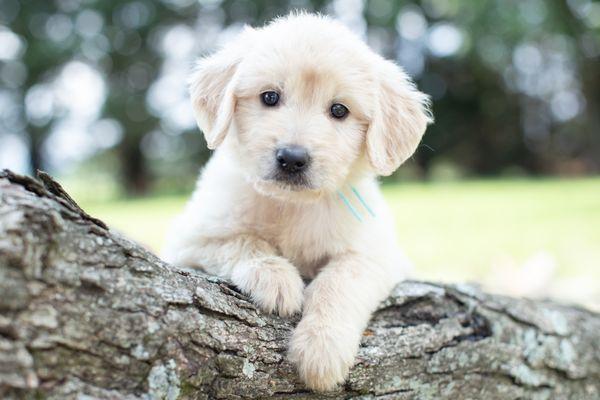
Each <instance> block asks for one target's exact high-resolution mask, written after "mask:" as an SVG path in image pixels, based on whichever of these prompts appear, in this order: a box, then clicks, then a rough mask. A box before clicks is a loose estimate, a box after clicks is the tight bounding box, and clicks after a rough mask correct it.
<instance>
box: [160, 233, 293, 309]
mask: <svg viewBox="0 0 600 400" xmlns="http://www.w3.org/2000/svg"><path fill="white" fill-rule="evenodd" d="M169 252H170V253H172V254H173V253H176V254H177V256H176V257H170V258H171V260H170V261H172V262H173V263H175V264H179V265H185V266H189V267H198V268H202V269H204V270H206V271H207V272H209V273H212V274H215V275H219V276H221V277H224V278H228V279H231V281H232V282H233V284H234V285H236V286H237V287H238V288H240V289H241V290H242V291H243V292H245V293H247V294H248V295H250V296H251V297H252V299H253V300H254V302H255V303H256V304H257V305H258V306H259V307H260V308H261V309H262V310H264V311H266V312H277V313H279V315H282V316H285V315H291V314H294V313H296V312H299V311H300V310H301V308H302V300H303V291H304V282H303V281H302V278H301V277H300V274H299V273H298V270H297V269H296V267H294V266H293V265H292V264H291V263H290V262H289V261H288V260H286V259H285V258H283V257H279V256H277V255H276V251H275V249H274V248H273V246H271V245H270V244H269V243H267V242H266V241H264V240H262V239H259V238H257V237H254V236H252V235H237V236H233V237H229V238H218V239H217V238H202V239H196V241H194V242H193V243H187V244H186V245H183V246H182V245H180V246H179V249H177V250H176V249H171V250H170V251H169Z"/></svg>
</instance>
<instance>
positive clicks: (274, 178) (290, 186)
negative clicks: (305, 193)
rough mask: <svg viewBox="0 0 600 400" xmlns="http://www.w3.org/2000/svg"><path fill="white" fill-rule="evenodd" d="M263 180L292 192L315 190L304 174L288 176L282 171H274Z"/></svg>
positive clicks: (288, 174)
mask: <svg viewBox="0 0 600 400" xmlns="http://www.w3.org/2000/svg"><path fill="white" fill-rule="evenodd" d="M265 180H266V181H269V182H272V183H273V184H275V185H277V186H279V187H281V188H282V189H287V190H290V191H293V192H298V191H302V190H314V189H315V187H314V185H313V184H312V183H311V181H310V179H309V178H308V177H307V176H306V174H305V173H292V174H290V173H286V172H282V171H274V172H272V173H271V174H269V175H268V176H267V177H266V178H265Z"/></svg>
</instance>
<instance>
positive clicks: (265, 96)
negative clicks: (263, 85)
mask: <svg viewBox="0 0 600 400" xmlns="http://www.w3.org/2000/svg"><path fill="white" fill-rule="evenodd" d="M260 99H261V100H262V102H263V104H264V105H265V106H269V107H273V106H275V105H277V103H278V102H279V93H277V92H274V91H272V90H269V91H267V92H263V93H261V94H260Z"/></svg>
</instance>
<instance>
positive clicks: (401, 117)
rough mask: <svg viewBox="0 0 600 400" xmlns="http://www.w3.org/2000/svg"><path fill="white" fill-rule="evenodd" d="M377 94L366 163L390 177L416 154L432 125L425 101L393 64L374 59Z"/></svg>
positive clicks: (400, 70) (380, 173)
mask: <svg viewBox="0 0 600 400" xmlns="http://www.w3.org/2000/svg"><path fill="white" fill-rule="evenodd" d="M377 74H378V76H379V90H378V93H377V97H378V98H377V101H376V102H375V111H374V113H373V118H372V120H371V123H370V125H369V129H368V131H367V136H366V148H367V155H368V157H369V162H370V163H371V166H372V167H373V169H374V170H375V172H376V173H377V174H378V175H383V176H388V175H391V174H392V173H393V172H394V171H395V170H396V169H397V168H398V167H399V166H400V164H402V163H403V162H404V161H405V160H406V159H408V158H409V157H410V156H411V155H412V154H413V153H414V151H415V150H416V148H417V146H418V144H419V142H420V141H421V137H422V136H423V133H425V129H426V128H427V124H428V123H429V122H432V118H431V114H430V112H429V109H428V106H429V98H428V96H427V95H425V94H423V93H421V92H419V91H418V90H417V89H416V87H415V85H414V83H413V82H412V81H411V80H410V78H409V77H408V76H407V75H406V74H405V73H404V71H402V69H400V68H399V67H398V66H397V65H396V64H394V63H392V62H390V61H387V60H384V59H382V58H380V59H378V62H377Z"/></svg>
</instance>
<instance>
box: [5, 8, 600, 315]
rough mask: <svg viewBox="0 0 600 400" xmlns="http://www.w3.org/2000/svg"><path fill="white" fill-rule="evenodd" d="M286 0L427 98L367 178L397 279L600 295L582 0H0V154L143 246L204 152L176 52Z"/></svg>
mask: <svg viewBox="0 0 600 400" xmlns="http://www.w3.org/2000/svg"><path fill="white" fill-rule="evenodd" d="M293 9H304V10H311V11H319V12H321V13H324V14H329V15H332V16H335V17H336V18H338V19H340V20H341V21H343V22H344V23H345V24H347V25H348V26H349V27H350V28H351V29H352V30H354V31H356V32H357V33H358V34H360V35H361V36H362V37H364V38H365V40H366V41H367V42H368V43H369V44H370V45H371V46H372V47H373V48H374V49H375V50H376V51H378V52H379V53H381V54H383V55H384V56H386V57H388V58H390V59H394V60H396V61H397V62H398V63H399V64H400V65H402V66H403V67H404V68H405V69H406V71H407V72H408V73H409V74H410V75H411V76H412V77H413V78H414V79H415V80H416V82H417V84H418V86H419V88H420V89H421V90H422V91H424V92H426V93H428V94H429V95H430V96H431V97H432V99H433V104H434V106H433V112H434V114H435V118H436V123H435V125H433V126H431V127H430V128H429V129H428V131H427V133H426V135H425V138H424V141H423V143H422V145H421V147H420V148H419V149H418V151H417V153H416V155H415V156H414V157H413V158H412V159H411V160H409V161H408V162H407V163H406V164H405V165H404V166H403V167H402V168H401V169H400V170H399V171H398V172H397V173H396V174H395V175H394V176H392V177H391V178H389V179H386V180H385V181H384V193H385V195H386V197H387V198H388V201H389V203H390V204H391V206H392V208H393V210H394V213H395V217H396V223H397V227H398V234H399V237H400V240H401V244H402V246H403V247H404V248H405V250H406V252H407V253H408V254H409V256H410V257H411V258H412V259H413V260H414V263H415V271H414V276H415V277H418V278H425V279H435V280H441V281H450V282H458V281H462V282H464V281H470V282H478V283H479V284H481V285H483V286H484V287H485V288H486V289H488V290H492V291H495V292H501V293H507V294H511V295H524V296H532V297H547V296H551V297H554V298H558V299H561V300H565V301H571V302H577V303H580V304H584V305H586V306H588V307H592V308H595V309H600V177H599V175H598V173H599V172H600V107H599V105H600V63H599V61H600V2H598V1H590V0H556V1H542V0H527V1H519V0H488V1H480V2H474V1H469V0H422V1H393V0H368V1H362V0H334V1H317V0H315V1H309V0H289V1H266V0H259V1H246V0H223V1H220V0H200V1H198V0H152V1H150V0H132V1H123V0H118V1H117V0H46V1H19V0H2V1H1V2H0V168H11V169H13V170H15V171H17V172H21V173H30V172H32V171H34V170H36V169H44V170H47V171H49V172H50V173H52V174H54V175H55V176H57V177H58V178H59V179H60V180H61V181H62V182H63V183H64V184H65V186H66V187H67V189H68V190H69V191H70V192H71V193H72V194H73V196H74V197H75V198H76V199H77V200H78V201H79V202H80V203H81V205H82V206H83V207H84V208H85V209H86V210H87V211H89V212H90V213H91V214H93V215H95V216H97V217H100V218H101V219H104V220H105V221H106V222H108V223H109V224H111V225H112V226H113V227H115V228H116V229H118V230H121V231H123V232H124V233H125V234H127V235H129V236H130V237H132V238H134V239H136V240H137V241H139V242H141V243H143V244H145V245H146V246H148V247H150V248H151V249H153V250H156V251H158V250H159V249H160V246H161V244H162V240H163V234H164V232H165V230H166V228H167V226H168V222H169V220H170V219H171V218H172V217H173V215H174V214H175V213H177V212H178V211H179V210H181V208H182V207H183V205H184V203H185V201H186V198H187V196H189V194H190V193H191V190H192V188H193V183H194V180H195V178H196V176H197V173H198V170H199V169H200V168H201V166H202V165H203V163H205V162H206V160H207V159H208V157H209V156H210V153H209V151H208V150H207V149H206V146H205V143H204V139H203V137H202V135H201V134H200V132H199V131H198V129H197V128H196V125H195V121H194V118H193V115H192V111H191V107H190V104H189V99H188V96H187V89H186V81H187V76H188V73H189V71H190V68H191V65H192V63H193V61H194V60H195V59H196V58H197V57H198V56H199V55H202V54H206V53H208V52H210V51H212V50H214V49H215V48H216V47H218V46H219V45H220V44H222V43H224V42H226V41H227V40H228V39H229V38H231V37H232V36H233V35H235V34H236V32H238V31H239V30H240V29H241V28H242V27H243V25H244V24H251V25H261V24H263V23H264V22H265V21H268V20H269V19H271V18H273V17H275V16H277V15H282V14H286V13H287V12H289V11H290V10H293Z"/></svg>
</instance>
